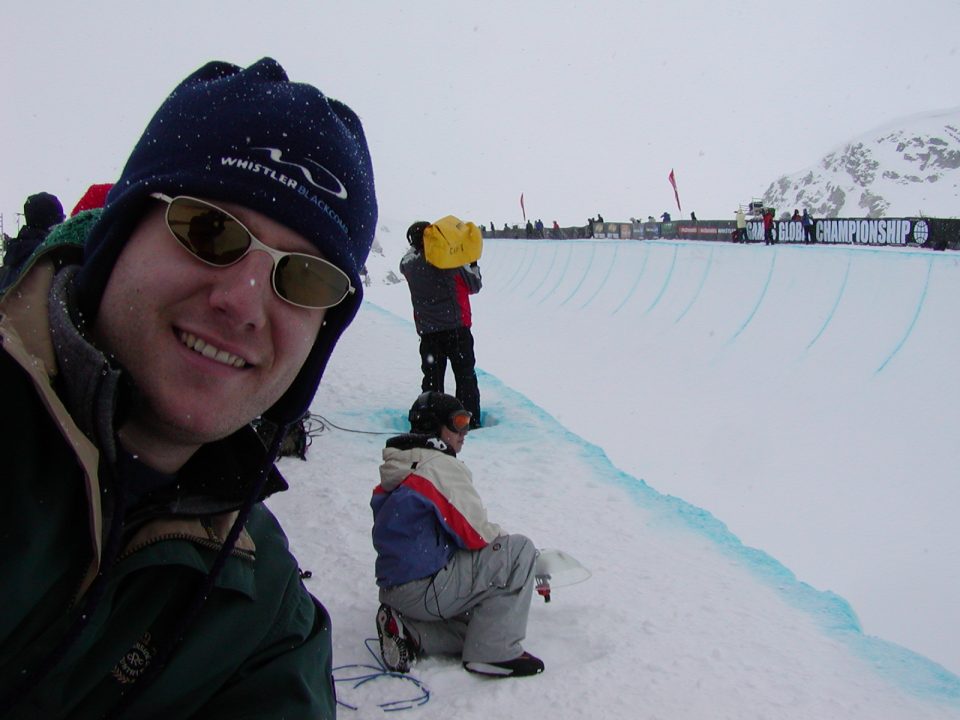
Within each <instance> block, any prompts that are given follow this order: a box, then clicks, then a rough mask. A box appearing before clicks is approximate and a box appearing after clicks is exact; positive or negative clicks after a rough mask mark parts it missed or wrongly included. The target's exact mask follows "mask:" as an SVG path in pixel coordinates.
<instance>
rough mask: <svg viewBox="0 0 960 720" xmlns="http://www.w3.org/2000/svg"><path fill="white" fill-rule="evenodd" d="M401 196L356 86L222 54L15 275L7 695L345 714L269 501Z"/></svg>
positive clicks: (1, 448)
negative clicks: (325, 84)
mask: <svg viewBox="0 0 960 720" xmlns="http://www.w3.org/2000/svg"><path fill="white" fill-rule="evenodd" d="M376 216H377V209H376V199H375V193H374V186H373V174H372V168H371V163H370V158H369V154H368V150H367V145H366V141H365V139H364V135H363V130H362V127H361V125H360V121H359V120H358V118H357V116H356V115H355V114H354V113H353V112H352V111H351V110H350V109H349V108H347V107H346V106H345V105H343V104H342V103H339V102H337V101H335V100H331V99H328V98H326V97H325V96H324V95H323V94H322V93H321V92H320V91H319V90H317V89H316V88H313V87H311V86H309V85H304V84H296V83H292V82H289V81H288V79H287V76H286V74H285V72H284V70H283V68H282V67H280V66H279V65H278V64H277V63H276V62H275V61H273V60H271V59H269V58H265V59H263V60H261V61H259V62H257V63H255V64H254V65H251V66H250V67H248V68H246V69H242V68H239V67H236V66H234V65H230V64H227V63H220V62H214V63H209V64H208V65H205V66H204V67H203V68H201V69H200V70H198V71H197V72H195V73H194V74H193V75H191V76H190V77H188V78H187V79H186V80H185V81H183V82H182V83H181V84H180V85H179V86H178V87H177V88H176V89H175V90H174V92H173V93H172V94H171V95H170V96H169V97H168V98H167V99H166V100H165V101H164V103H163V105H162V106H161V107H160V109H159V110H158V111H157V113H156V115H155V116H154V118H153V119H152V120H151V122H150V123H149V125H148V126H147V128H146V130H145V132H144V134H143V136H142V137H141V139H140V140H139V142H138V143H137V145H136V147H135V148H134V150H133V153H132V154H131V156H130V158H129V159H128V161H127V164H126V166H125V168H124V170H123V172H122V174H121V176H120V178H119V179H118V180H117V182H116V183H115V185H114V186H113V188H112V190H111V192H110V194H109V196H108V198H107V202H106V205H105V207H104V209H103V210H102V211H100V210H90V211H87V212H84V213H80V214H79V215H78V216H77V217H76V218H73V219H71V220H70V221H68V222H66V223H64V224H63V225H61V226H60V227H59V228H58V229H57V231H56V233H55V234H54V235H53V236H51V237H50V238H49V239H48V247H45V248H44V253H43V255H42V256H41V257H40V258H39V259H38V260H37V261H36V262H34V263H33V265H32V267H31V268H30V269H29V270H28V271H27V272H26V274H25V275H24V276H22V277H19V278H17V280H16V282H15V284H14V285H13V286H12V287H11V289H10V290H9V291H8V292H7V293H6V294H5V295H4V296H3V298H2V301H0V313H2V315H0V340H2V345H3V352H2V353H0V382H2V386H3V388H4V403H5V404H4V410H5V412H4V413H3V417H2V420H0V454H2V457H3V458H4V489H5V492H4V503H3V504H2V506H0V515H2V527H3V528H4V538H5V548H4V552H3V553H2V554H0V607H3V612H2V613H0V716H9V717H17V718H20V717H43V718H65V717H71V718H73V717H97V718H99V717H119V716H122V715H129V716H132V717H138V718H146V717H156V718H186V717H204V718H235V717H285V718H317V717H325V718H332V717H334V715H335V698H334V692H333V688H332V682H331V640H330V620H329V616H328V615H327V613H326V611H325V610H324V609H323V607H322V606H321V605H320V604H319V603H318V602H316V601H315V600H314V599H313V598H312V597H311V596H310V594H309V593H308V592H307V591H306V589H305V588H304V587H303V585H302V583H301V581H300V578H299V575H298V571H297V563H296V560H295V559H294V558H293V557H292V555H291V554H290V552H289V550H288V549H287V541H286V538H285V536H284V534H283V532H282V531H281V529H280V527H279V525H278V523H277V521H276V519H275V518H274V517H273V516H272V515H271V514H270V512H269V511H268V510H267V509H266V508H265V507H264V505H263V503H262V500H263V499H264V498H265V497H267V496H268V495H270V494H271V493H274V492H277V491H280V490H283V489H285V488H286V483H285V482H284V480H283V478H282V477H281V476H280V474H279V473H278V472H277V470H276V468H275V467H274V465H273V461H274V459H275V458H276V456H277V450H278V448H279V445H280V442H281V440H282V434H283V429H284V428H285V427H286V426H287V425H288V424H290V423H291V422H292V421H294V420H295V419H296V418H298V417H300V416H301V415H302V414H303V412H304V411H305V410H306V409H307V408H308V407H309V404H310V401H311V399H312V398H313V395H314V393H315V391H316V388H317V385H318V384H319V382H320V377H321V375H322V373H323V369H324V366H325V365H326V363H327V360H328V358H329V356H330V354H331V352H332V351H333V348H334V345H335V344H336V342H337V340H338V338H339V336H340V334H341V333H342V332H343V331H344V329H345V328H346V327H347V325H349V323H350V322H351V320H352V319H353V316H354V315H355V313H356V311H357V309H358V307H359V304H360V300H361V291H360V284H359V269H360V267H362V265H363V262H364V260H365V259H366V256H367V253H368V251H369V248H370V244H371V242H372V239H373V233H374V227H375V224H376ZM258 417H262V418H263V420H264V421H266V422H268V423H270V424H271V425H272V426H275V427H276V428H278V432H276V433H275V434H274V436H273V440H272V442H271V443H270V446H269V447H268V448H265V447H264V445H263V443H261V442H260V440H259V438H258V436H257V435H256V433H255V432H254V431H253V430H252V429H251V427H250V422H251V421H252V420H253V419H255V418H258Z"/></svg>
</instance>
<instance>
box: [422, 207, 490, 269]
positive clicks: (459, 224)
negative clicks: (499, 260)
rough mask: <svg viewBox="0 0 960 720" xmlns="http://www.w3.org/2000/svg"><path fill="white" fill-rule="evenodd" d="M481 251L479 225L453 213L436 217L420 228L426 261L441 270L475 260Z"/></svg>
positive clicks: (467, 263)
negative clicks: (436, 218)
mask: <svg viewBox="0 0 960 720" xmlns="http://www.w3.org/2000/svg"><path fill="white" fill-rule="evenodd" d="M482 252H483V235H482V234H481V232H480V228H478V227H477V226H476V225H474V224H473V223H472V222H463V221H462V220H460V219H459V218H456V217H454V216H453V215H447V216H446V217H445V218H441V219H440V220H437V221H436V222H435V223H434V224H433V225H431V226H429V227H428V228H427V229H426V230H424V231H423V253H424V255H425V256H426V258H427V262H428V263H430V264H431V265H433V266H434V267H438V268H440V269H441V270H451V269H453V268H458V267H463V266H464V265H469V264H470V263H472V262H476V261H477V260H479V259H480V253H482Z"/></svg>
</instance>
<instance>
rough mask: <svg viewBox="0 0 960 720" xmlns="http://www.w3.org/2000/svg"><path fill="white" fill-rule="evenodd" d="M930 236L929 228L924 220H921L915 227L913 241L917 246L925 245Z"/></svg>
mask: <svg viewBox="0 0 960 720" xmlns="http://www.w3.org/2000/svg"><path fill="white" fill-rule="evenodd" d="M929 236H930V229H929V228H928V227H927V223H926V222H925V221H923V220H920V221H918V222H916V223H914V225H913V241H914V242H915V243H917V245H923V244H924V243H925V242H926V241H927V238H928V237H929Z"/></svg>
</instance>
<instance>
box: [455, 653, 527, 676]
mask: <svg viewBox="0 0 960 720" xmlns="http://www.w3.org/2000/svg"><path fill="white" fill-rule="evenodd" d="M463 667H464V669H465V670H467V672H472V673H476V674H477V675H487V676H488V677H495V678H505V677H525V676H527V675H539V674H540V673H542V672H543V661H542V660H541V659H540V658H538V657H534V656H533V655H531V654H530V653H528V652H525V653H523V655H521V656H520V657H518V658H514V659H513V660H504V661H503V662H476V661H473V662H465V663H464V664H463Z"/></svg>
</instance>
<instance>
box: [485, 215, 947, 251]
mask: <svg viewBox="0 0 960 720" xmlns="http://www.w3.org/2000/svg"><path fill="white" fill-rule="evenodd" d="M483 235H484V237H487V238H490V237H498V238H523V237H526V233H525V231H524V229H523V228H521V227H517V226H514V227H513V228H505V229H502V230H496V231H495V232H490V231H489V230H486V231H484V234H483ZM740 235H741V234H740V233H738V232H737V224H736V222H735V221H733V220H699V221H696V222H694V221H692V220H680V221H675V222H603V223H599V222H598V223H594V224H593V227H588V226H586V225H583V226H574V227H563V228H553V229H551V228H545V229H544V231H543V236H542V238H541V236H539V235H538V234H536V233H535V234H534V235H533V237H532V238H531V239H543V240H571V239H579V238H591V237H592V238H600V239H607V240H706V241H725V242H746V243H762V242H765V239H764V231H763V222H762V221H760V220H754V219H750V220H748V221H747V226H746V229H745V235H746V237H741V236H740ZM773 242H776V243H784V244H803V243H816V244H823V245H878V246H879V245H887V246H901V247H926V248H933V249H935V250H948V249H949V250H960V220H954V219H944V218H820V219H815V220H814V221H813V226H812V228H811V232H810V233H809V235H807V233H805V231H804V227H803V224H802V223H801V222H800V221H799V220H777V221H774V223H773Z"/></svg>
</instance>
